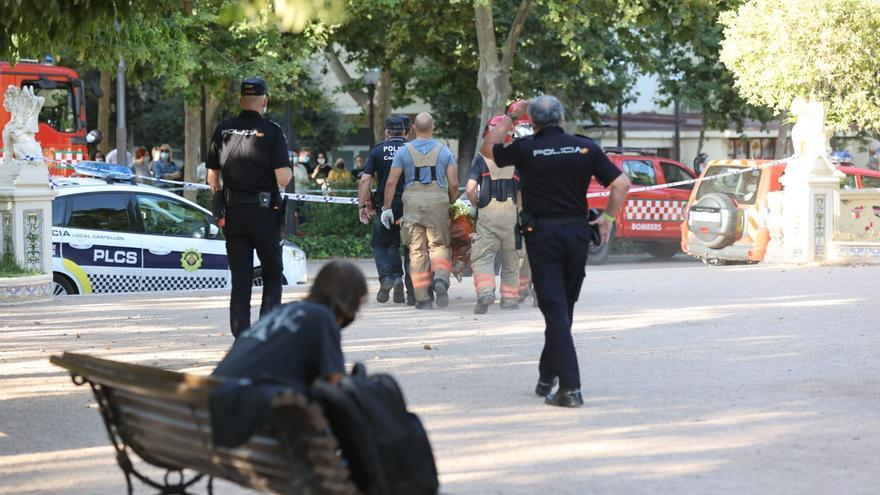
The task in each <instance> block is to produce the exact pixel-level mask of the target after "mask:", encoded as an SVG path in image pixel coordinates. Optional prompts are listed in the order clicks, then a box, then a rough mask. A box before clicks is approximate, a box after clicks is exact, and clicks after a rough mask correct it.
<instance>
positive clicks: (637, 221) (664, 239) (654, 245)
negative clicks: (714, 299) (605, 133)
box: [587, 148, 696, 264]
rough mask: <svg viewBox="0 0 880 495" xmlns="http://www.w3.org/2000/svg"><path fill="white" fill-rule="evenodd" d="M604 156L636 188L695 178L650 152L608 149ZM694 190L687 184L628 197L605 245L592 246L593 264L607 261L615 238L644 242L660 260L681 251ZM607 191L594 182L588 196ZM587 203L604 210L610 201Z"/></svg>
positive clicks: (675, 164) (601, 200)
mask: <svg viewBox="0 0 880 495" xmlns="http://www.w3.org/2000/svg"><path fill="white" fill-rule="evenodd" d="M605 153H607V154H608V158H610V159H611V161H612V162H614V164H615V165H617V167H618V168H620V169H621V170H623V171H624V172H625V173H626V174H627V175H628V176H629V179H630V181H632V187H633V189H635V188H639V187H644V186H655V185H658V184H669V183H672V182H679V181H684V180H690V179H693V178H695V177H696V176H695V175H694V173H693V172H692V171H691V169H689V168H687V167H685V166H684V165H682V164H681V163H678V162H677V161H675V160H672V159H669V158H662V157H659V156H657V155H656V154H654V153H653V152H651V151H650V150H642V149H635V148H606V149H605ZM693 187H694V185H693V184H684V185H679V186H674V187H668V188H662V189H657V190H653V191H641V192H632V193H630V194H629V195H627V197H626V201H625V202H624V204H623V206H622V207H621V209H620V211H617V212H614V214H615V216H616V217H617V221H615V222H614V227H613V229H612V231H611V239H610V240H609V241H608V242H606V243H605V244H603V245H602V246H599V247H597V246H593V245H591V246H590V256H589V258H588V259H589V260H590V262H591V263H593V264H601V263H603V262H604V261H605V260H606V259H607V258H608V254H609V253H610V252H611V245H612V244H613V242H614V240H615V239H629V240H631V241H638V242H643V243H645V247H646V248H647V250H648V252H649V253H650V254H651V255H652V256H654V257H657V258H671V257H672V256H675V254H677V253H679V252H681V249H680V242H681V229H680V225H681V222H682V220H683V219H684V217H683V216H682V208H683V207H684V205H685V204H687V202H688V199H689V198H690V195H691V189H693ZM606 190H607V189H605V188H604V187H602V185H601V184H599V183H598V182H596V180H595V179H593V181H592V182H591V183H590V188H589V191H588V193H598V192H602V191H606ZM587 202H588V204H589V205H590V208H597V209H599V210H604V209H605V207H606V206H607V205H608V198H607V197H596V198H589V199H588V200H587Z"/></svg>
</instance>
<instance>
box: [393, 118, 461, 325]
mask: <svg viewBox="0 0 880 495" xmlns="http://www.w3.org/2000/svg"><path fill="white" fill-rule="evenodd" d="M413 128H414V129H415V132H416V139H414V140H413V141H412V142H410V143H407V144H406V145H405V146H403V147H402V148H400V149H399V150H398V151H397V154H396V155H395V156H394V160H393V162H392V164H391V172H390V173H389V175H388V182H387V183H386V184H385V201H384V205H383V207H382V214H381V217H380V218H381V222H382V225H384V226H385V228H387V229H390V228H391V225H392V223H393V222H394V212H393V211H392V206H393V201H394V191H395V190H396V189H397V183H398V182H399V181H400V180H401V177H402V178H403V181H404V186H403V188H404V190H403V197H402V200H403V218H402V219H401V235H402V237H403V240H404V243H405V244H406V246H407V248H409V256H410V260H409V262H410V276H411V277H412V283H413V288H414V290H415V296H416V308H417V309H433V307H434V306H433V304H432V302H431V299H430V295H429V293H428V288H429V287H433V289H434V297H435V299H436V301H437V306H439V307H441V308H443V307H446V306H447V305H448V304H449V295H448V290H449V274H450V273H451V272H452V261H451V257H450V250H449V241H450V236H449V205H450V204H451V203H453V202H455V200H456V198H457V197H458V166H457V165H456V163H455V158H454V157H453V156H452V152H451V151H450V150H449V148H447V147H446V146H444V145H442V144H440V143H439V142H438V141H436V140H435V139H434V118H433V117H432V116H431V114H429V113H427V112H422V113H420V114H418V115H417V116H416V119H415V125H414V126H413ZM432 273H433V275H432Z"/></svg>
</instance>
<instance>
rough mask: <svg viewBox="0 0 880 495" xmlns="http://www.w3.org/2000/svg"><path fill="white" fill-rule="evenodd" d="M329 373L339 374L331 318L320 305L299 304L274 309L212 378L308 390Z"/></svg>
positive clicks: (342, 366)
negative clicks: (307, 388)
mask: <svg viewBox="0 0 880 495" xmlns="http://www.w3.org/2000/svg"><path fill="white" fill-rule="evenodd" d="M334 373H345V360H344V359H343V357H342V343H341V336H340V330H339V325H338V324H337V323H336V318H335V317H334V316H333V313H332V312H331V311H330V309H328V308H327V307H326V306H324V305H322V304H317V303H313V302H309V301H299V302H294V303H290V304H284V305H281V306H278V307H276V308H275V309H273V310H272V311H271V312H270V313H269V314H267V315H266V316H264V317H262V318H260V320H259V321H258V322H257V323H256V324H254V326H252V327H250V328H249V329H247V330H246V331H245V332H243V333H242V334H241V335H240V336H239V337H238V339H236V340H235V343H234V344H233V345H232V349H230V350H229V352H228V353H227V354H226V356H225V357H224V358H223V360H222V361H220V363H219V364H218V365H217V368H215V369H214V373H213V374H214V375H220V376H224V377H227V378H250V379H252V380H253V381H254V382H255V383H279V384H293V385H304V386H309V385H311V383H312V382H313V381H314V380H315V379H316V378H321V377H327V376H329V375H332V374H334Z"/></svg>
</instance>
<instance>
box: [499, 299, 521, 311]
mask: <svg viewBox="0 0 880 495" xmlns="http://www.w3.org/2000/svg"><path fill="white" fill-rule="evenodd" d="M501 309H519V303H517V302H516V300H514V301H505V300H504V299H502V300H501Z"/></svg>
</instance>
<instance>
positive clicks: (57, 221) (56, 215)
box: [52, 198, 67, 227]
mask: <svg viewBox="0 0 880 495" xmlns="http://www.w3.org/2000/svg"><path fill="white" fill-rule="evenodd" d="M66 206H67V198H55V199H53V200H52V226H53V227H64V214H65V213H67V212H66V210H65V207H66Z"/></svg>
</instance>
